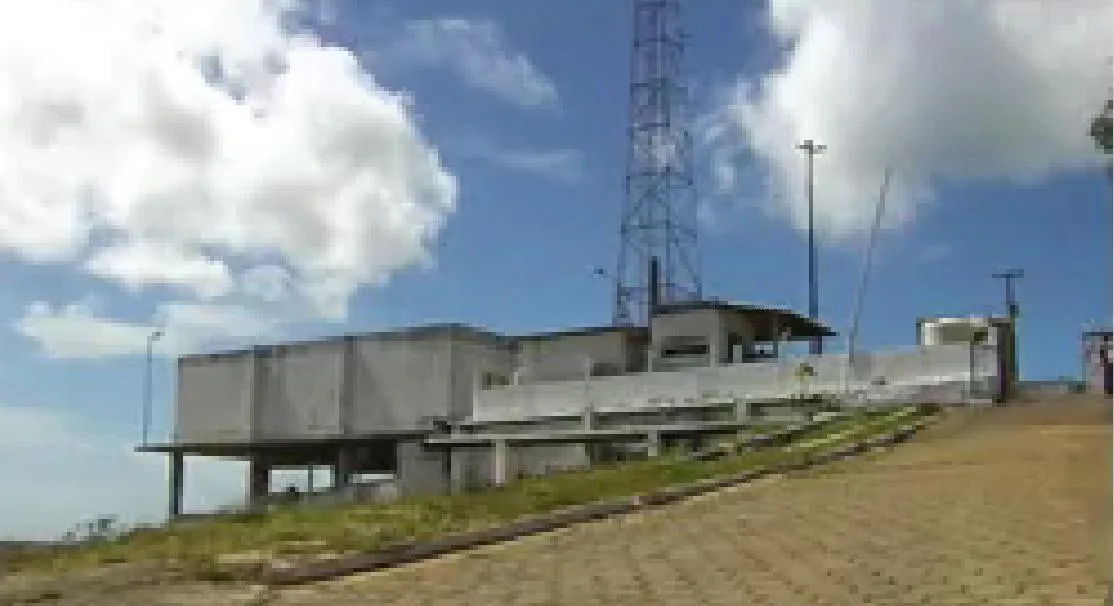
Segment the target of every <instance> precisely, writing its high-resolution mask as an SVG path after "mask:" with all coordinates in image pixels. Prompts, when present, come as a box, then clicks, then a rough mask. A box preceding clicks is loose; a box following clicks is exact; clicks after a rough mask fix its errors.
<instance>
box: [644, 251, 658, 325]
mask: <svg viewBox="0 0 1114 606" xmlns="http://www.w3.org/2000/svg"><path fill="white" fill-rule="evenodd" d="M648 296H649V310H648V311H649V313H648V314H647V316H646V319H647V323H648V322H649V319H650V318H653V317H654V314H656V313H657V311H658V308H659V307H660V305H661V266H660V262H659V261H658V258H657V256H651V257H650V292H649V293H648Z"/></svg>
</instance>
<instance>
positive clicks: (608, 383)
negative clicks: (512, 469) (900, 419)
mask: <svg viewBox="0 0 1114 606" xmlns="http://www.w3.org/2000/svg"><path fill="white" fill-rule="evenodd" d="M969 356H970V349H969V347H968V346H967V345H939V346H934V347H918V348H915V349H912V350H908V351H902V352H895V353H886V354H874V355H869V356H862V355H860V357H859V358H858V359H857V362H856V367H855V369H854V372H853V373H851V374H850V375H849V374H848V366H847V357H846V356H845V355H843V354H830V355H824V356H819V357H816V356H805V357H800V358H794V359H785V360H779V361H775V362H763V363H744V364H729V365H723V366H718V367H706V368H697V369H692V370H684V371H672V372H658V373H642V374H635V375H626V376H620V377H597V378H594V379H593V380H592V381H590V382H588V383H587V384H586V383H585V382H583V381H565V382H542V383H534V384H525V385H518V386H508V387H503V388H493V389H488V390H484V391H482V392H480V393H479V394H478V397H477V400H476V402H475V404H474V409H473V410H474V412H473V418H474V420H476V421H481V422H494V421H500V420H513V419H521V418H524V417H545V416H553V415H562V414H576V413H577V412H578V411H580V410H582V409H583V407H584V406H585V403H586V402H590V403H591V405H592V406H593V407H594V408H595V409H596V410H598V411H601V412H619V411H627V410H637V409H640V408H642V409H644V408H652V407H659V406H668V407H678V408H683V407H685V406H686V405H688V406H692V405H700V404H702V403H703V401H705V400H708V399H751V400H754V399H777V398H785V397H790V396H794V395H800V394H801V393H811V394H823V393H829V394H839V393H843V392H844V390H845V389H847V388H850V389H851V390H852V391H871V392H876V393H878V392H885V393H889V394H895V395H894V397H898V396H899V395H904V394H907V393H911V391H915V390H918V389H923V388H925V387H928V386H935V385H945V384H960V385H966V383H967V381H968V371H969V366H970V357H969ZM802 362H807V363H808V364H809V365H811V366H812V368H813V369H814V371H815V376H813V377H810V378H808V379H805V380H802V379H800V378H798V375H797V372H796V371H797V368H798V367H799V365H800V364H801V363H802ZM996 375H997V364H996V352H995V351H994V349H993V348H989V347H982V348H978V349H977V350H976V367H975V378H976V379H977V381H978V382H979V383H980V384H981V385H984V389H985V388H986V387H985V385H988V384H989V383H990V382H991V380H992V379H993V377H995V376H996ZM878 378H882V379H884V381H885V385H884V386H878V385H874V380H875V379H878ZM941 393H944V392H941Z"/></svg>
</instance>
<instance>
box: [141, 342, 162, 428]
mask: <svg viewBox="0 0 1114 606" xmlns="http://www.w3.org/2000/svg"><path fill="white" fill-rule="evenodd" d="M162 335H163V333H162V331H161V330H156V331H154V332H152V333H151V334H149V335H147V357H146V359H145V365H144V370H143V436H142V443H143V445H144V446H147V445H148V444H149V440H148V438H149V434H150V431H151V400H152V391H153V389H152V384H153V380H152V374H153V372H152V371H153V367H154V357H155V356H154V352H155V341H158V340H159V339H161V338H162Z"/></svg>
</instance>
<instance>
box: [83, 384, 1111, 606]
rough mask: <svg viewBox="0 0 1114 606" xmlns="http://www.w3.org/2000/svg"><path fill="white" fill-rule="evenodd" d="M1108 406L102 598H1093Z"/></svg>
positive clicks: (319, 605)
mask: <svg viewBox="0 0 1114 606" xmlns="http://www.w3.org/2000/svg"><path fill="white" fill-rule="evenodd" d="M1103 406H1106V407H1107V408H1108V407H1109V402H1108V401H1107V402H1102V401H1097V400H1091V401H1090V403H1087V402H1086V401H1083V403H1080V401H1078V400H1077V401H1075V402H1073V403H1056V404H1055V405H1030V406H1026V407H1024V408H1017V409H996V410H993V411H988V412H985V413H976V414H974V415H970V416H968V415H966V414H964V415H957V416H955V417H952V418H950V419H949V420H947V421H945V422H944V423H943V424H941V425H940V426H937V427H934V428H932V429H931V430H929V432H928V433H926V434H925V435H923V436H921V437H919V438H918V439H917V440H916V441H914V442H913V443H910V444H907V445H903V446H901V447H899V448H898V449H897V450H896V451H894V452H892V453H888V454H885V455H882V456H880V457H878V458H876V459H874V460H862V461H856V462H853V463H847V464H842V465H840V466H838V467H836V468H832V469H831V470H829V471H825V472H820V473H817V474H811V475H809V476H808V477H796V478H781V479H771V480H767V481H763V482H761V483H758V484H755V485H752V486H748V487H744V488H740V489H735V490H730V491H724V492H721V493H718V494H715V495H709V496H706V497H702V498H700V499H696V500H693V501H689V502H685V503H681V504H676V505H671V506H668V507H664V508H661V509H658V510H654V511H650V512H646V513H642V514H638V515H634V516H629V517H625V518H620V519H615V520H607V521H602V522H598V523H592V524H585V525H580V526H577V527H574V528H570V529H565V530H563V531H560V532H557V533H551V534H548V535H542V536H536V537H531V538H527V539H524V540H522V541H519V542H516V543H513V544H508V545H503V546H495V547H489V548H483V549H480V550H476V551H473V552H469V553H467V554H457V555H453V556H449V557H446V558H442V559H438V560H433V561H429V562H424V563H420V564H416V565H412V566H408V567H405V568H400V569H395V570H391V571H384V572H377V573H370V574H363V575H357V576H353V577H349V578H346V579H341V580H337V581H331V582H326V583H319V584H316V585H311V586H306V587H298V588H289V589H284V590H281V591H276V592H273V593H270V594H269V595H266V596H263V595H260V594H259V593H257V592H248V591H244V590H223V591H220V592H215V591H214V590H212V589H203V588H194V589H187V588H180V590H171V589H169V588H160V589H155V590H149V591H144V592H142V594H138V593H137V594H134V595H128V596H114V597H113V598H112V599H111V600H110V601H109V602H105V603H112V604H132V603H134V604H140V603H142V604H158V603H161V604H180V605H184V604H197V605H200V604H217V603H221V604H225V603H249V602H250V603H256V604H261V603H267V604H275V605H284V606H294V605H304V606H325V605H334V604H335V605H338V606H344V605H356V604H383V605H397V606H419V605H422V606H437V605H443V606H449V605H476V606H486V605H492V606H511V605H514V606H520V605H521V606H526V605H530V604H537V605H542V604H545V605H553V606H557V605H569V606H581V605H584V606H590V605H595V604H600V605H602V604H606V605H608V606H621V605H627V604H629V605H640V606H641V605H670V606H673V605H678V606H679V605H685V604H701V605H707V606H715V605H724V606H727V605H730V606H740V605H756V606H757V605H777V606H794V605H798V604H802V605H803V604H832V605H835V604H840V605H843V604H846V605H854V606H861V605H863V604H883V605H885V606H903V605H906V604H932V605H934V606H949V605H963V606H968V605H973V604H994V605H998V606H1010V605H1022V604H1025V605H1029V604H1032V605H1044V604H1049V605H1051V604H1055V605H1064V606H1070V605H1076V606H1089V605H1094V606H1098V605H1100V604H1102V603H1103V598H1104V596H1105V591H1106V587H1107V585H1108V583H1109V579H1110V568H1111V539H1112V529H1111V521H1110V519H1111V495H1110V490H1111V487H1110V484H1111V477H1112V475H1111V474H1112V471H1111V467H1110V461H1111V456H1110V454H1111V444H1110V426H1109V416H1108V415H1107V414H1106V412H1105V411H1104V410H1103ZM249 594H253V595H252V596H250V597H249ZM252 598H254V599H252ZM73 603H94V602H92V601H81V602H73Z"/></svg>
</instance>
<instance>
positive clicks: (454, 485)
mask: <svg viewBox="0 0 1114 606" xmlns="http://www.w3.org/2000/svg"><path fill="white" fill-rule="evenodd" d="M445 456H447V457H449V491H450V492H451V493H453V494H458V493H461V492H464V489H465V488H466V486H465V483H466V476H467V473H468V464H469V459H468V453H467V452H466V451H465V450H464V449H463V448H452V447H450V448H448V449H446V451H445Z"/></svg>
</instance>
